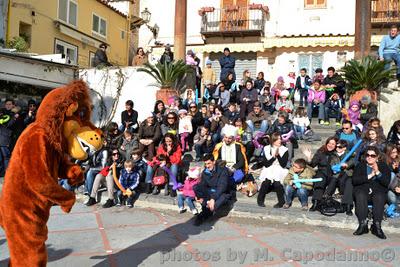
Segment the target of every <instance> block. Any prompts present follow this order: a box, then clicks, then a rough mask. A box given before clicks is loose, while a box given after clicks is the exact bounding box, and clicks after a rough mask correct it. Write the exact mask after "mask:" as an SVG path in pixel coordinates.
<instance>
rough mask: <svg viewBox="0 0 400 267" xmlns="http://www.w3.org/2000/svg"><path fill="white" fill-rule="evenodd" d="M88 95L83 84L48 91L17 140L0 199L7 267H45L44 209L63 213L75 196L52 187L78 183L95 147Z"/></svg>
mask: <svg viewBox="0 0 400 267" xmlns="http://www.w3.org/2000/svg"><path fill="white" fill-rule="evenodd" d="M90 115H91V102H90V97H89V90H88V88H87V86H86V84H85V83H84V82H83V81H75V82H72V83H70V84H69V85H67V86H65V87H60V88H56V89H54V90H52V91H50V92H49V93H48V94H47V95H46V97H45V98H44V99H43V101H42V104H41V105H40V107H39V110H38V112H37V117H36V121H35V122H34V123H32V124H30V125H29V126H28V128H27V129H25V131H24V132H23V133H22V134H21V136H20V137H19V139H18V141H17V144H16V146H15V148H14V151H13V153H12V156H11V160H10V164H9V166H8V169H7V172H6V175H5V178H4V186H3V191H2V194H1V196H0V226H1V227H3V229H4V230H5V233H6V238H7V241H8V247H9V250H10V266H46V263H47V251H46V246H45V241H46V240H47V226H46V224H47V221H48V219H49V213H50V208H51V207H52V206H53V205H59V206H60V207H61V209H62V210H63V211H64V212H69V211H70V210H71V208H72V206H73V205H74V203H75V194H74V193H73V192H70V191H67V190H65V189H64V188H63V187H61V186H59V185H58V179H59V178H66V179H68V182H69V184H70V185H76V184H79V183H81V182H82V181H83V172H82V170H81V168H80V166H78V165H76V164H73V163H72V162H71V158H75V159H79V160H84V159H86V158H87V157H88V152H89V150H93V151H94V150H98V149H100V148H101V144H102V140H101V131H100V130H98V129H97V128H96V127H95V126H94V125H93V124H92V123H91V122H90Z"/></svg>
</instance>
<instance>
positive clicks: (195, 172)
mask: <svg viewBox="0 0 400 267" xmlns="http://www.w3.org/2000/svg"><path fill="white" fill-rule="evenodd" d="M187 174H188V176H189V177H190V178H200V168H199V167H193V168H190V169H189V170H188V172H187Z"/></svg>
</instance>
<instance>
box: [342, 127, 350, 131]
mask: <svg viewBox="0 0 400 267" xmlns="http://www.w3.org/2000/svg"><path fill="white" fill-rule="evenodd" d="M342 129H343V130H349V129H351V128H349V127H347V128H344V127H343V128H342Z"/></svg>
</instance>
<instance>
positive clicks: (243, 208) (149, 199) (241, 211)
mask: <svg viewBox="0 0 400 267" xmlns="http://www.w3.org/2000/svg"><path fill="white" fill-rule="evenodd" d="M101 193H103V192H101ZM160 194H163V191H161V193H160ZM237 196H238V197H237V198H238V201H236V202H235V203H234V205H233V209H232V210H231V211H230V212H229V214H228V216H229V217H231V218H235V217H238V218H247V219H257V220H262V221H274V222H278V223H281V224H285V225H287V224H306V225H311V226H322V227H335V228H339V229H344V230H351V231H355V229H357V226H358V223H357V218H356V216H355V215H353V216H347V215H345V214H343V213H342V214H337V215H336V216H333V217H326V216H324V215H322V214H320V213H319V212H310V211H303V210H301V209H300V204H299V202H298V200H297V199H294V200H293V205H292V207H290V208H289V209H288V210H284V209H274V208H273V207H272V206H273V205H274V204H275V203H276V202H277V200H276V197H275V196H274V197H271V198H267V199H266V200H265V205H266V207H265V208H263V207H259V206H257V204H256V202H255V201H256V200H255V199H254V197H253V198H247V197H244V196H242V195H239V193H238V194H237ZM106 199H107V197H105V196H102V197H101V202H100V203H99V204H97V205H100V204H104V203H105V201H106ZM86 200H87V197H86V196H84V195H82V194H77V202H78V203H82V204H83V203H84V202H86ZM309 204H311V203H309ZM134 206H135V207H139V208H153V209H161V210H172V211H176V212H178V206H177V199H176V198H173V197H170V196H163V195H161V196H160V195H157V196H154V195H151V194H150V195H147V194H144V193H141V194H140V196H139V198H138V199H137V200H136V201H135V203H134ZM100 208H101V206H100ZM353 211H354V209H353ZM382 225H383V230H384V231H385V232H387V233H394V234H400V220H399V219H388V220H386V221H384V222H383V224H382Z"/></svg>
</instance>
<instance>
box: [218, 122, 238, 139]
mask: <svg viewBox="0 0 400 267" xmlns="http://www.w3.org/2000/svg"><path fill="white" fill-rule="evenodd" d="M221 135H222V136H232V137H236V135H237V129H236V127H235V126H233V125H229V124H228V125H225V126H224V128H222V130H221Z"/></svg>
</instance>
